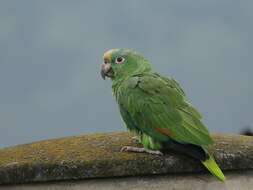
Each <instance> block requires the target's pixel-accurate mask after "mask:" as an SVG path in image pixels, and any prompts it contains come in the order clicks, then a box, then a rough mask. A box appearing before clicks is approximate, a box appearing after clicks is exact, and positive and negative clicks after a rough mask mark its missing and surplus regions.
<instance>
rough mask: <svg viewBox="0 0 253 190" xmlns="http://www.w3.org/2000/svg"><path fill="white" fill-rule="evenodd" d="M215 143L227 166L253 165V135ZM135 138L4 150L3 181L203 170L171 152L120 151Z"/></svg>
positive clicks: (218, 138)
mask: <svg viewBox="0 0 253 190" xmlns="http://www.w3.org/2000/svg"><path fill="white" fill-rule="evenodd" d="M213 138H214V139H215V142H216V143H215V145H214V147H213V148H212V149H211V151H212V152H214V156H215V157H216V159H217V162H218V163H219V164H220V166H221V167H222V168H223V169H224V170H231V169H253V162H252V160H253V138H252V137H247V136H240V135H221V134H216V135H214V136H213ZM126 145H130V146H140V145H138V144H135V143H134V141H133V140H132V139H131V138H130V135H129V134H128V133H125V132H114V133H100V134H86V135H79V136H73V137H65V138H60V139H52V140H45V141H40V142H35V143H31V144H24V145H18V146H14V147H9V148H4V149H1V150H0V184H1V183H2V184H3V183H25V182H37V181H50V180H66V179H83V178H94V177H112V176H136V175H144V174H156V173H157V174H164V173H178V172H199V171H202V170H203V167H202V166H201V164H200V163H199V162H198V161H196V160H193V159H191V158H188V157H186V156H184V155H178V154H175V153H173V152H171V153H170V154H168V155H165V156H153V155H148V154H144V153H126V152H120V148H121V147H122V146H126Z"/></svg>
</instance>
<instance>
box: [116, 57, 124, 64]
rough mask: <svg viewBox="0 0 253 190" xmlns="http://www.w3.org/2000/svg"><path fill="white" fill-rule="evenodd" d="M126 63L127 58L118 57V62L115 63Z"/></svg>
mask: <svg viewBox="0 0 253 190" xmlns="http://www.w3.org/2000/svg"><path fill="white" fill-rule="evenodd" d="M124 61H125V58H124V57H117V58H116V60H115V63H117V64H121V63H123V62H124Z"/></svg>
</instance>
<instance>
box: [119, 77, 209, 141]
mask: <svg viewBox="0 0 253 190" xmlns="http://www.w3.org/2000/svg"><path fill="white" fill-rule="evenodd" d="M116 96H117V99H118V102H119V104H120V106H121V107H124V108H125V109H126V110H128V112H129V114H130V117H131V118H133V121H132V122H134V123H135V125H136V126H138V127H139V128H140V130H142V131H143V132H145V133H147V134H148V135H150V136H151V137H153V138H154V139H156V140H158V141H166V140H168V139H169V138H172V139H173V140H176V141H178V142H184V143H192V144H195V145H210V144H212V143H213V141H212V139H211V137H210V135H209V132H208V131H207V129H206V127H205V126H204V125H203V123H202V122H201V121H200V119H201V115H200V113H199V112H198V111H197V110H196V109H195V108H194V107H193V106H192V105H190V104H189V103H188V102H187V100H186V97H185V93H184V91H183V90H182V89H181V88H180V86H179V84H178V83H177V82H176V81H175V80H174V79H170V78H165V77H161V76H160V75H159V74H157V73H143V74H140V75H137V76H134V77H132V79H131V80H127V81H125V82H124V83H123V84H122V85H121V87H120V89H119V92H118V94H117V95H116ZM123 117H124V116H123ZM132 122H129V123H132ZM131 125H132V124H131Z"/></svg>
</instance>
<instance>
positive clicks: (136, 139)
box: [131, 136, 140, 143]
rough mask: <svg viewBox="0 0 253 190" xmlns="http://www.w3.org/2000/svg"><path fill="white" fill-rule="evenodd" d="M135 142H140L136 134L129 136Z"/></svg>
mask: <svg viewBox="0 0 253 190" xmlns="http://www.w3.org/2000/svg"><path fill="white" fill-rule="evenodd" d="M131 139H132V140H133V141H134V142H135V143H140V139H139V138H138V137H137V136H134V137H132V138H131Z"/></svg>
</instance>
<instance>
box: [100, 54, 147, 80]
mask: <svg viewBox="0 0 253 190" xmlns="http://www.w3.org/2000/svg"><path fill="white" fill-rule="evenodd" d="M103 59H104V63H103V64H102V67H101V76H102V77H103V79H105V77H109V78H111V79H112V80H121V79H125V78H127V77H129V76H132V75H134V74H140V73H143V72H147V71H150V70H151V66H150V64H149V62H148V60H147V59H145V58H144V57H143V56H142V55H141V54H139V53H137V52H135V51H133V50H130V49H111V50H108V51H106V52H105V53H104V56H103Z"/></svg>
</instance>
